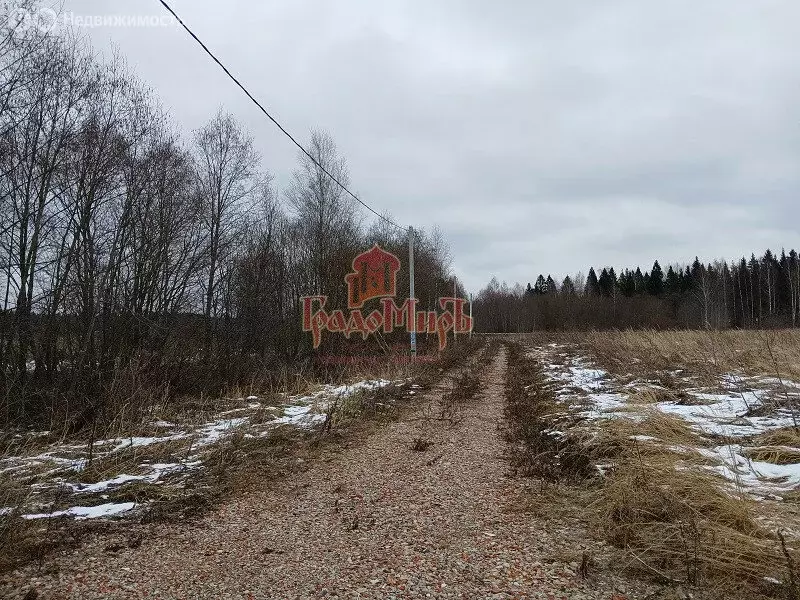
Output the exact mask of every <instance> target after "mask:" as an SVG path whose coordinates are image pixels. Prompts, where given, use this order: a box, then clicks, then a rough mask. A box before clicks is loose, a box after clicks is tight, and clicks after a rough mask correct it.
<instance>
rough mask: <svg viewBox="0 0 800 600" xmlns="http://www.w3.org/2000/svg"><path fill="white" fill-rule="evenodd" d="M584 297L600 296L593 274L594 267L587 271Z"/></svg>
mask: <svg viewBox="0 0 800 600" xmlns="http://www.w3.org/2000/svg"><path fill="white" fill-rule="evenodd" d="M586 295H587V296H599V295H600V282H598V281H597V273H595V272H594V267H591V268H590V269H589V275H588V276H587V277H586Z"/></svg>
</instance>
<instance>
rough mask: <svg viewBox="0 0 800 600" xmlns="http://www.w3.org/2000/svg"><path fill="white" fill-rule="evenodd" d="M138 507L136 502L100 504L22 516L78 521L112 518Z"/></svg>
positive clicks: (25, 517)
mask: <svg viewBox="0 0 800 600" xmlns="http://www.w3.org/2000/svg"><path fill="white" fill-rule="evenodd" d="M134 506H136V503H135V502H121V503H109V504H99V505H97V506H73V507H72V508H68V509H66V510H57V511H54V512H51V513H37V514H31V515H22V518H23V519H47V518H49V517H75V519H76V520H78V521H82V520H84V519H97V518H100V517H111V516H114V515H118V514H120V513H124V512H128V511H129V510H132V509H133V507H134Z"/></svg>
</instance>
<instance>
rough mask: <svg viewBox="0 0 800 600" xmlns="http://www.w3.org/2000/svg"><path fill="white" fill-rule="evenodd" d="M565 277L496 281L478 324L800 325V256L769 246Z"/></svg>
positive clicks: (482, 297) (489, 328)
mask: <svg viewBox="0 0 800 600" xmlns="http://www.w3.org/2000/svg"><path fill="white" fill-rule="evenodd" d="M597 273H598V270H595V269H594V268H590V269H589V274H588V275H586V276H584V275H582V274H578V275H576V276H574V277H569V276H567V277H565V278H564V279H563V280H562V281H561V283H560V284H559V283H557V282H556V280H555V279H553V277H552V276H550V275H548V276H547V277H545V276H544V275H539V277H538V278H537V279H536V281H535V283H534V284H533V285H531V284H530V283H528V285H527V287H523V286H522V285H520V284H516V285H515V286H514V287H513V288H510V287H509V286H508V285H507V284H505V283H503V284H500V283H499V282H498V281H497V279H494V278H493V279H492V281H491V282H490V283H489V285H488V286H487V287H486V288H484V289H483V290H482V291H481V292H480V294H478V296H477V299H476V301H475V305H474V314H475V317H476V328H477V330H479V331H486V332H516V331H534V330H561V329H584V328H617V327H619V328H626V327H655V328H676V327H680V328H704V327H713V328H728V327H738V328H748V327H796V326H797V324H798V322H797V321H798V310H799V309H800V260H798V255H797V252H796V251H795V250H791V251H790V252H788V253H787V252H786V251H784V250H782V251H781V253H780V256H777V255H775V254H774V253H773V252H772V251H771V250H767V251H766V252H765V253H764V255H763V256H762V257H761V258H757V257H756V256H755V255H751V257H750V260H747V259H745V258H742V259H741V260H740V261H739V262H736V263H730V264H729V263H727V262H726V261H714V262H713V263H709V264H704V263H702V262H700V260H699V259H698V258H695V260H694V262H693V263H692V264H691V265H687V266H679V265H670V266H668V267H667V270H666V272H664V269H663V268H662V267H661V265H660V264H659V262H658V261H656V262H655V263H654V264H653V267H652V269H650V271H644V272H642V270H641V269H640V268H639V267H636V268H635V269H630V268H626V269H623V270H622V271H621V272H619V274H618V273H617V271H616V270H615V269H614V268H613V267H604V268H602V269H599V273H600V274H599V276H598V274H597Z"/></svg>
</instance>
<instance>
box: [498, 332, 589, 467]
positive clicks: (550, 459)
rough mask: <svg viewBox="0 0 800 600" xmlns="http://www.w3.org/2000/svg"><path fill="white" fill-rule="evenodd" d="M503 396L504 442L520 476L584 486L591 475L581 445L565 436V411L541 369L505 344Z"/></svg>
mask: <svg viewBox="0 0 800 600" xmlns="http://www.w3.org/2000/svg"><path fill="white" fill-rule="evenodd" d="M505 396H506V410H505V412H506V422H507V428H508V429H507V431H506V437H507V439H508V440H509V442H511V463H512V467H513V468H514V469H515V470H516V471H517V472H518V473H520V474H521V475H524V476H534V477H539V478H541V479H543V480H546V481H562V480H570V481H582V480H586V479H589V478H591V477H592V476H594V475H595V473H596V470H595V468H594V466H593V465H592V461H591V457H590V455H589V454H588V452H587V450H586V448H585V446H584V442H583V440H582V439H580V437H578V436H573V435H570V434H566V433H564V430H565V429H567V428H568V426H569V425H570V423H569V422H565V420H564V417H565V412H564V406H563V405H559V404H557V403H556V401H555V396H554V394H553V389H552V387H551V386H550V385H548V384H547V383H546V381H545V377H544V374H543V372H542V370H541V368H540V366H539V365H538V363H537V362H536V361H535V360H533V359H532V358H529V357H528V356H527V355H526V353H525V351H524V349H523V348H522V346H520V345H519V344H513V343H512V344H509V350H508V370H507V373H506V390H505ZM568 420H569V418H568Z"/></svg>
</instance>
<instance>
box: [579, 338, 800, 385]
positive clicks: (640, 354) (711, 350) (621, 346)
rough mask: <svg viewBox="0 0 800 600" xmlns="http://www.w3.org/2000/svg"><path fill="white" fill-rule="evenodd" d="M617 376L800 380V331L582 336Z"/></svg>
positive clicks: (582, 340)
mask: <svg viewBox="0 0 800 600" xmlns="http://www.w3.org/2000/svg"><path fill="white" fill-rule="evenodd" d="M580 341H581V342H582V343H586V344H587V345H588V347H589V348H590V349H591V350H592V352H593V353H594V354H595V355H596V356H597V358H598V359H599V360H600V362H601V363H602V364H603V365H604V366H606V367H608V368H609V370H611V371H614V372H622V373H625V372H628V371H633V372H646V373H648V374H651V373H652V372H653V371H654V370H662V371H672V370H674V369H681V368H683V369H688V370H691V372H693V373H695V374H697V375H698V376H700V377H701V378H703V379H706V380H708V381H709V382H710V383H712V384H713V383H715V382H716V377H717V376H718V375H719V374H720V373H724V372H731V371H741V372H743V373H745V374H749V375H771V376H777V377H780V378H782V379H789V380H792V381H800V330H796V329H795V330H793V329H781V330H722V331H713V330H712V331H687V330H681V331H655V330H637V331H633V330H626V331H593V332H588V333H586V334H583V335H581V337H580Z"/></svg>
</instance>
